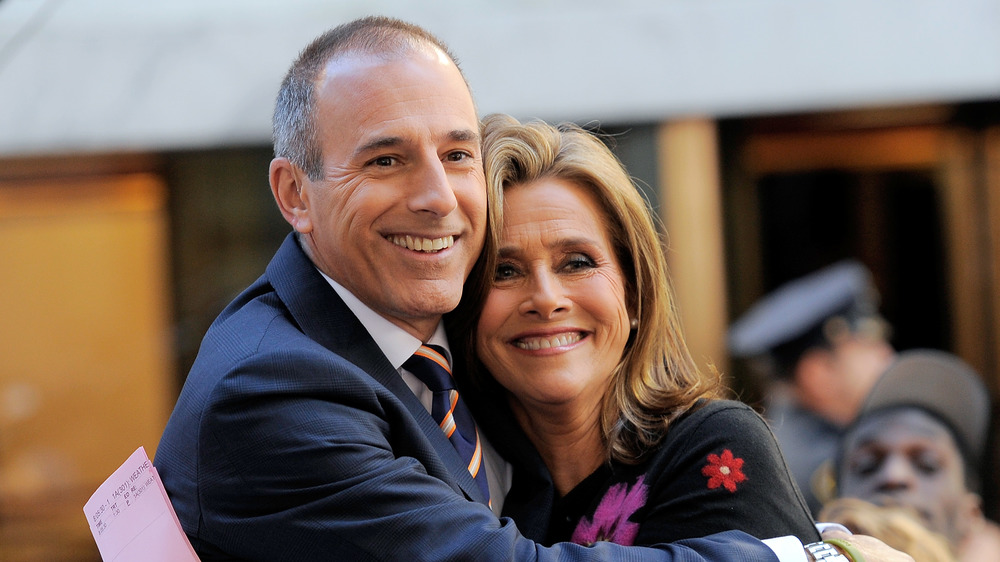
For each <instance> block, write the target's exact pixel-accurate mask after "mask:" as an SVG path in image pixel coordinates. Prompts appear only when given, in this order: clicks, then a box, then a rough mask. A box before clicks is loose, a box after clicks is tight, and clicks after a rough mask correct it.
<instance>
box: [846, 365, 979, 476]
mask: <svg viewBox="0 0 1000 562" xmlns="http://www.w3.org/2000/svg"><path fill="white" fill-rule="evenodd" d="M902 407H914V408H920V409H922V410H924V411H927V412H929V413H930V414H931V415H933V416H934V417H936V418H937V419H939V420H941V421H942V422H944V424H945V425H946V426H947V427H948V429H949V430H950V431H951V433H952V434H953V435H954V436H955V438H956V441H957V442H958V446H959V448H960V449H962V453H963V455H965V456H966V460H967V461H968V463H967V464H970V465H971V466H974V467H975V466H978V463H979V462H980V461H981V460H982V455H983V451H984V449H985V447H986V438H987V432H988V430H989V422H990V398H989V394H988V392H987V391H986V386H985V385H984V384H983V381H982V379H981V378H980V377H979V375H978V374H976V372H975V371H974V370H973V369H972V367H970V366H969V365H968V364H966V363H965V362H964V361H962V360H961V359H959V358H958V357H956V356H955V355H952V354H951V353H947V352H944V351H937V350H930V349H914V350H909V351H904V352H901V353H900V354H899V355H898V356H897V358H896V360H895V361H894V362H893V363H892V365H890V366H889V368H888V369H886V371H885V373H883V374H882V376H881V377H880V378H879V380H878V381H877V382H876V383H875V386H874V387H872V390H871V392H870V393H869V395H868V398H867V399H866V400H865V403H864V406H862V408H861V413H860V414H859V416H858V419H861V418H862V417H863V416H865V415H866V414H869V413H872V412H876V411H880V410H886V409H889V408H902ZM970 455H971V456H970Z"/></svg>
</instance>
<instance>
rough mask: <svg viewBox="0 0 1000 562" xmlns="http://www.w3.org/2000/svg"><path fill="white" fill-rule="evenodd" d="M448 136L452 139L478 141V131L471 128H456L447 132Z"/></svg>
mask: <svg viewBox="0 0 1000 562" xmlns="http://www.w3.org/2000/svg"><path fill="white" fill-rule="evenodd" d="M448 138H450V139H451V140H454V141H477V142H478V141H479V133H478V132H476V131H473V130H471V129H456V130H454V131H451V132H450V133H448Z"/></svg>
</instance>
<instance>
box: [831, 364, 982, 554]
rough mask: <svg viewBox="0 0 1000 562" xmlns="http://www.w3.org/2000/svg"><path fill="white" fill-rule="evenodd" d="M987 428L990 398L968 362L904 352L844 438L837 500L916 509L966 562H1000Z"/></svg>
mask: <svg viewBox="0 0 1000 562" xmlns="http://www.w3.org/2000/svg"><path fill="white" fill-rule="evenodd" d="M989 423H990V400H989V395H988V393H987V391H986V388H985V386H984V385H983V383H982V380H981V378H980V376H979V375H978V374H977V373H976V372H975V371H974V370H973V369H972V368H971V367H970V366H969V365H967V364H966V363H965V362H963V361H962V360H961V359H959V358H958V357H956V356H954V355H952V354H950V353H946V352H943V351H936V350H910V351H905V352H902V353H900V354H899V357H898V359H897V360H896V361H895V362H893V364H892V365H891V366H890V367H889V369H888V370H887V371H886V372H885V374H884V375H882V377H881V378H879V380H878V382H876V384H875V386H874V388H873V389H872V391H871V394H870V395H869V396H868V398H867V400H866V401H865V403H864V406H863V408H862V411H861V413H860V415H859V416H858V418H857V420H856V421H855V423H854V424H853V425H851V426H850V428H848V430H847V432H846V433H845V434H844V439H843V443H842V448H841V451H840V453H839V455H838V461H837V463H836V475H837V491H838V495H839V496H840V497H847V498H863V499H865V500H868V501H871V502H873V503H875V504H877V505H884V506H896V505H898V506H904V507H907V508H910V509H913V510H914V511H915V512H916V513H917V514H918V515H919V516H920V518H921V520H922V521H923V523H924V524H926V525H927V527H928V528H930V529H931V530H933V531H935V532H937V533H940V534H941V535H943V536H944V537H945V538H946V539H947V540H948V543H949V544H950V546H951V548H952V550H953V552H954V553H955V554H956V556H957V558H958V560H960V561H961V562H972V561H976V562H993V561H1000V527H998V526H997V525H996V523H994V522H992V521H989V520H988V519H986V518H985V517H984V515H983V511H982V506H981V503H982V502H981V499H980V496H979V494H978V490H979V484H980V479H979V476H980V473H979V469H980V466H981V462H982V459H983V454H984V449H985V446H986V438H987V431H988V428H989ZM867 531H868V530H867V529H866V530H864V532H867ZM882 538H883V539H884V537H882ZM890 544H891V543H890Z"/></svg>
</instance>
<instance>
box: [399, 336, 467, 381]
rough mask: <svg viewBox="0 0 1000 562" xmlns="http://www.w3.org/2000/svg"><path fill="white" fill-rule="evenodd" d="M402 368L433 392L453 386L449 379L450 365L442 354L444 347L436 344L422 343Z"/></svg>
mask: <svg viewBox="0 0 1000 562" xmlns="http://www.w3.org/2000/svg"><path fill="white" fill-rule="evenodd" d="M403 368H405V369H406V370H407V371H409V372H411V373H413V374H414V375H416V377H417V378H419V379H420V380H421V381H423V383H424V384H426V385H427V388H429V389H431V390H432V391H434V392H440V391H442V390H450V389H453V388H455V384H454V383H453V382H452V380H451V365H449V364H448V359H446V358H445V356H444V349H443V348H441V347H438V346H436V345H422V346H420V349H418V350H417V352H416V353H414V354H413V355H412V356H410V358H409V359H407V360H406V363H403Z"/></svg>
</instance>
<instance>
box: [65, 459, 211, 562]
mask: <svg viewBox="0 0 1000 562" xmlns="http://www.w3.org/2000/svg"><path fill="white" fill-rule="evenodd" d="M83 512H84V514H86V516H87V522H88V523H90V532H91V533H93V535H94V540H96V541H97V548H98V550H100V551H101V558H102V559H103V560H104V562H132V561H136V562H139V561H142V562H188V561H197V560H198V555H197V554H195V552H194V548H192V547H191V543H190V541H188V539H187V535H185V534H184V530H183V529H182V528H181V524H180V521H178V520H177V514H176V513H175V512H174V508H173V506H172V505H170V500H169V499H168V498H167V491H166V490H165V489H164V488H163V483H162V482H160V476H159V475H158V474H157V473H156V468H154V467H153V463H152V462H150V460H149V457H147V456H146V450H145V449H143V448H142V447H139V448H138V449H136V451H135V452H134V453H132V456H130V457H129V458H128V460H127V461H125V464H123V465H121V466H120V467H118V470H116V471H115V472H114V474H112V475H111V476H110V477H108V479H107V480H105V481H104V484H101V486H100V487H99V488H98V489H97V491H96V492H94V495H92V496H90V500H89V501H88V502H87V505H85V506H84V507H83Z"/></svg>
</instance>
